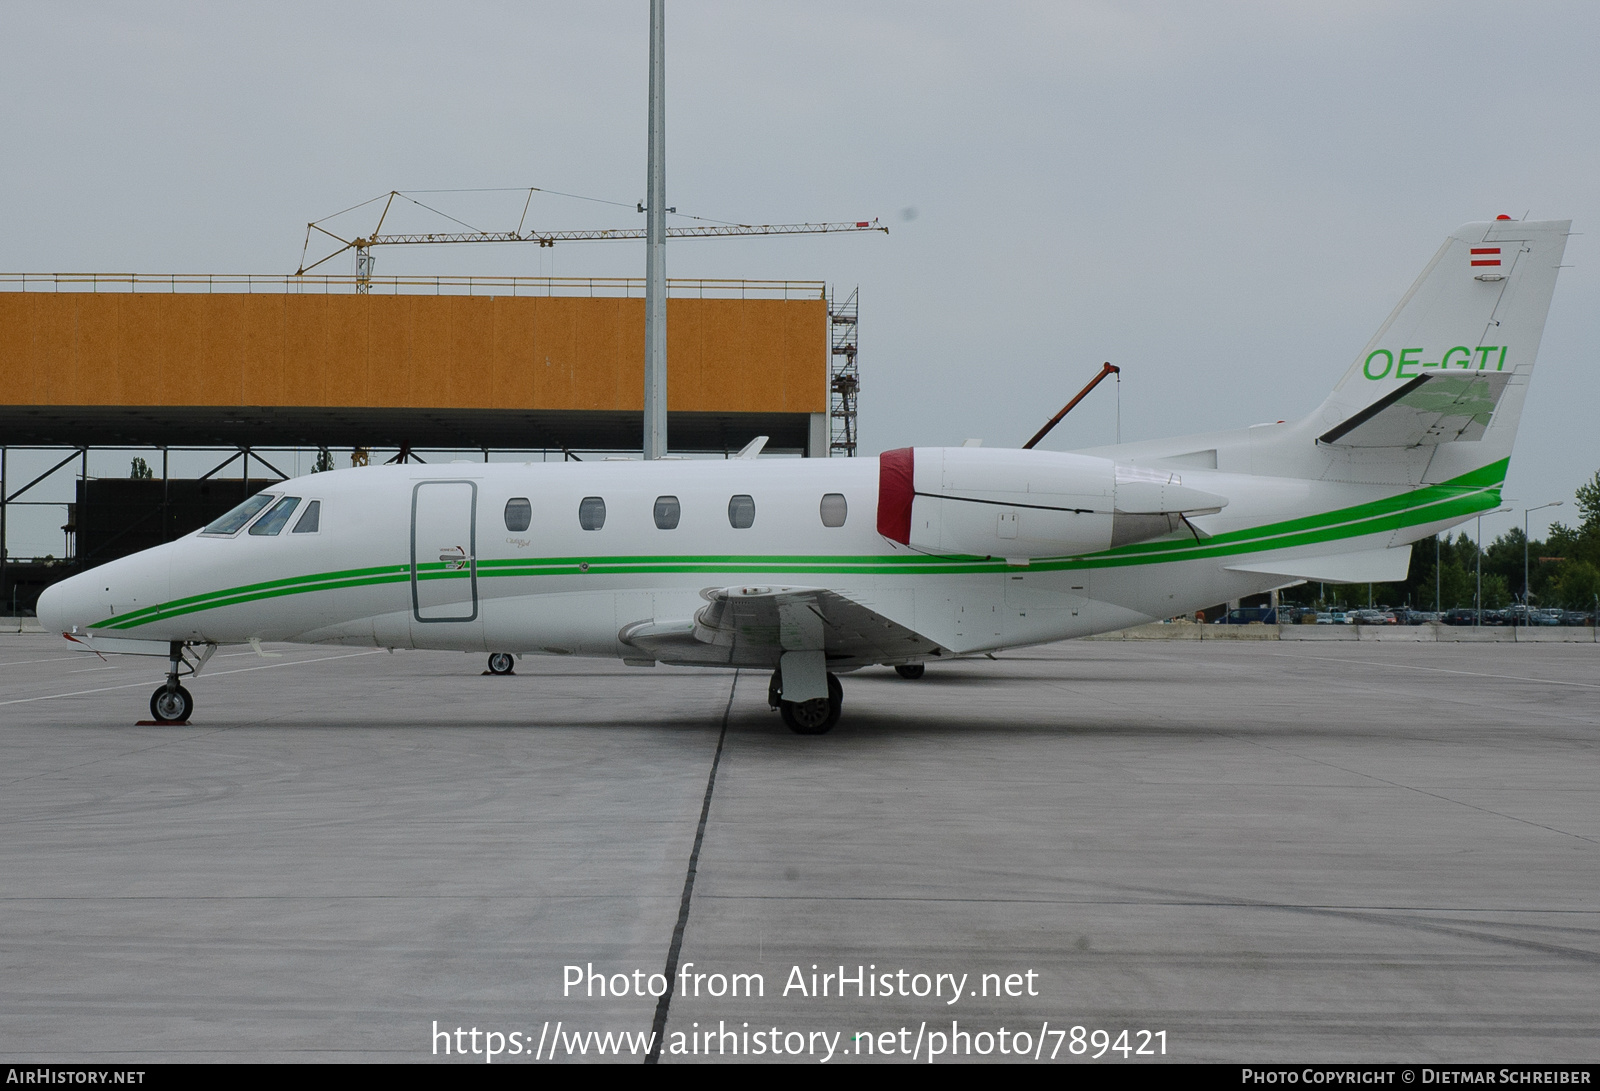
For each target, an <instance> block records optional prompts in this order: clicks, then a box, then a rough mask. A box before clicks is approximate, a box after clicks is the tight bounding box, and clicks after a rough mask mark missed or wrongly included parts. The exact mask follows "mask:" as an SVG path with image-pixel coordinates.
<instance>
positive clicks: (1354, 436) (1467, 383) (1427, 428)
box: [1318, 371, 1511, 447]
mask: <svg viewBox="0 0 1600 1091" xmlns="http://www.w3.org/2000/svg"><path fill="white" fill-rule="evenodd" d="M1510 379H1511V372H1509V371H1501V372H1478V373H1470V372H1469V373H1463V374H1459V375H1418V376H1417V377H1416V378H1415V379H1412V380H1411V381H1410V382H1408V383H1406V384H1405V385H1404V386H1401V387H1396V388H1395V389H1394V390H1392V391H1390V392H1389V393H1388V394H1386V395H1385V396H1384V397H1382V398H1379V399H1378V400H1377V401H1375V402H1373V403H1372V404H1371V405H1369V406H1367V408H1365V409H1363V410H1362V411H1361V412H1359V413H1357V414H1355V416H1353V417H1351V418H1350V419H1348V420H1346V421H1344V422H1343V423H1342V424H1339V425H1337V426H1335V427H1334V428H1331V429H1329V430H1328V431H1327V432H1324V433H1323V434H1322V435H1321V436H1319V437H1318V441H1319V442H1321V443H1328V444H1332V445H1335V446H1338V447H1420V446H1424V445H1433V444H1439V443H1449V442H1451V441H1453V440H1477V439H1482V438H1483V433H1484V430H1485V429H1487V428H1488V427H1489V418H1490V417H1492V416H1494V410H1495V406H1497V405H1498V404H1499V403H1500V395H1502V394H1504V393H1505V389H1506V384H1507V383H1508V382H1509V381H1510Z"/></svg>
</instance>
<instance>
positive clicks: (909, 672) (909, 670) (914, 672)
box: [894, 663, 928, 681]
mask: <svg viewBox="0 0 1600 1091" xmlns="http://www.w3.org/2000/svg"><path fill="white" fill-rule="evenodd" d="M927 669H928V668H927V667H925V666H924V665H923V664H921V663H901V664H900V665H899V666H898V667H896V668H895V669H894V672H895V673H896V674H898V675H899V676H900V677H901V678H908V679H910V680H912V681H916V680H917V679H918V678H921V677H922V675H923V672H924V671H926V670H927Z"/></svg>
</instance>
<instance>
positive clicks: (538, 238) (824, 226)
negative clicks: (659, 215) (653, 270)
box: [295, 186, 889, 294]
mask: <svg viewBox="0 0 1600 1091" xmlns="http://www.w3.org/2000/svg"><path fill="white" fill-rule="evenodd" d="M540 192H545V191H542V190H540V189H539V188H538V187H535V186H530V187H529V188H528V201H527V203H524V205H523V208H522V220H521V222H519V223H518V224H517V226H516V228H515V230H511V231H479V230H477V229H475V228H472V227H471V226H470V225H468V224H465V223H462V222H461V221H460V220H456V221H455V222H457V223H460V224H461V226H462V227H465V228H467V230H465V231H430V232H425V233H409V234H401V233H395V234H384V232H383V221H384V220H385V219H387V218H388V215H389V209H390V207H391V206H393V204H394V201H395V198H396V197H399V198H401V199H403V200H406V201H410V202H411V203H412V204H416V205H419V206H420V207H422V208H426V209H428V211H430V212H434V213H436V214H438V215H441V216H445V217H446V218H447V219H452V220H454V219H455V217H453V216H449V215H448V214H446V213H442V212H439V210H438V209H435V208H430V207H429V206H428V205H424V204H422V202H420V201H418V200H416V199H415V198H412V197H408V196H407V195H406V194H404V193H401V192H400V191H399V190H390V191H389V193H388V194H387V195H385V196H380V197H374V198H372V200H371V201H365V202H363V204H371V203H373V202H374V201H380V200H381V201H383V202H384V204H383V211H382V212H381V213H380V214H379V216H378V223H377V226H376V227H374V228H373V230H372V231H371V233H369V234H367V235H361V236H357V237H355V238H349V239H347V238H345V237H344V236H342V235H338V234H335V233H334V232H332V231H330V230H328V229H327V228H326V227H323V226H322V225H323V224H324V223H326V222H327V221H328V220H331V219H333V218H334V217H333V216H327V217H324V218H323V219H322V220H317V221H313V222H311V223H308V224H306V242H305V246H304V247H303V248H302V250H301V255H300V260H301V264H300V268H298V269H296V270H295V276H304V275H305V274H306V273H309V272H310V271H311V270H313V269H315V268H316V267H317V266H319V265H321V264H322V263H323V262H326V261H331V260H332V259H333V258H336V257H338V256H339V255H340V254H343V253H345V252H346V251H349V250H354V251H355V252H356V291H357V292H358V293H362V294H365V293H367V292H369V291H370V290H371V287H372V267H373V257H372V248H373V247H374V246H395V245H408V246H409V245H418V244H432V243H462V242H532V243H538V244H539V245H540V246H554V245H555V244H556V243H558V242H611V241H616V240H621V239H642V238H644V237H645V229H644V228H642V227H639V228H590V229H579V230H566V231H539V230H536V229H534V228H526V229H524V225H525V224H526V222H527V218H528V204H531V203H532V200H533V195H534V194H535V193H540ZM355 207H357V208H359V207H361V206H360V205H357V206H355ZM345 211H346V212H348V211H351V210H350V209H346V210H345ZM638 211H640V212H643V211H644V205H643V204H640V205H639V206H638ZM667 211H668V212H676V211H677V210H676V209H672V208H669V209H667ZM334 215H335V216H338V215H343V213H335V214H334ZM843 231H882V232H883V233H884V234H886V235H887V234H888V233H889V229H888V228H887V227H883V226H881V225H880V224H879V223H878V221H877V220H876V219H873V220H856V221H846V222H840V223H799V224H734V223H707V224H704V225H700V226H695V227H669V228H667V237H668V238H671V239H710V238H728V237H731V236H738V235H826V234H832V233H834V232H843ZM313 232H316V233H318V234H322V235H326V236H327V237H328V238H330V239H332V240H333V241H334V242H337V243H339V244H340V246H339V248H338V249H336V250H334V251H333V252H332V253H329V254H326V255H324V256H323V257H320V258H318V259H317V260H316V261H313V262H311V263H310V264H309V265H308V264H306V256H307V255H308V254H309V252H310V249H311V237H312V233H313Z"/></svg>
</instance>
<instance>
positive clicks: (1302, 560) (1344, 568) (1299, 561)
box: [1226, 545, 1411, 583]
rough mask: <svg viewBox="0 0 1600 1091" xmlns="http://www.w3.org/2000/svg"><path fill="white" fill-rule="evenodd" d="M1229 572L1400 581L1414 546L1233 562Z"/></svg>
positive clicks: (1327, 580) (1330, 579)
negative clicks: (1244, 562)
mask: <svg viewBox="0 0 1600 1091" xmlns="http://www.w3.org/2000/svg"><path fill="white" fill-rule="evenodd" d="M1226 568H1227V570H1228V571H1229V572H1263V573H1266V574H1268V575H1273V576H1289V577H1291V578H1292V579H1297V580H1320V581H1322V582H1325V583H1398V582H1400V581H1401V580H1404V579H1405V578H1406V576H1407V575H1408V574H1410V571H1411V547H1410V546H1409V545H1405V546H1395V547H1394V548H1392V549H1368V550H1364V551H1363V552H1360V553H1334V554H1332V555H1329V556H1324V557H1278V558H1276V559H1274V560H1270V561H1254V562H1251V563H1249V564H1230V565H1227V566H1226Z"/></svg>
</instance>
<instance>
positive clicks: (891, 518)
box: [878, 447, 916, 545]
mask: <svg viewBox="0 0 1600 1091" xmlns="http://www.w3.org/2000/svg"><path fill="white" fill-rule="evenodd" d="M914 478H915V472H914V463H913V458H912V451H911V448H910V447H901V448H899V449H898V450H894V451H885V452H883V454H881V455H879V456H878V533H879V534H881V535H883V536H884V537H885V538H888V539H889V540H890V541H891V542H899V543H900V544H901V545H910V544H911V501H912V500H913V499H915V497H916V490H915V486H914V484H913V481H914Z"/></svg>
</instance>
